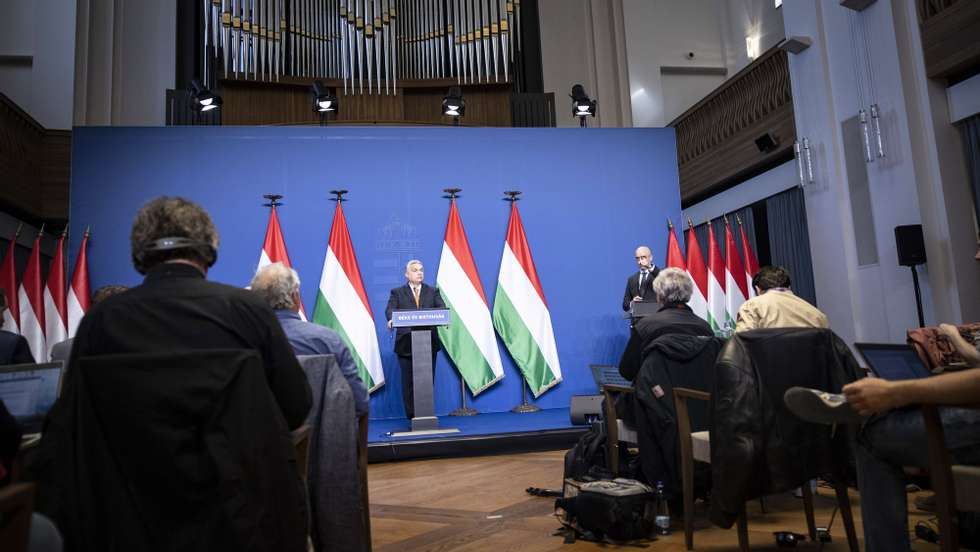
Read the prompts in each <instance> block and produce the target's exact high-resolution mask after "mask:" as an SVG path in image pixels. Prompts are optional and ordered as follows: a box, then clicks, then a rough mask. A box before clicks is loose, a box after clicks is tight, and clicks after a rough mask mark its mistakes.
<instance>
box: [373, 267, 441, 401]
mask: <svg viewBox="0 0 980 552" xmlns="http://www.w3.org/2000/svg"><path fill="white" fill-rule="evenodd" d="M424 277H425V271H424V270H423V267H422V261H419V260H418V259H412V260H411V261H408V264H406V265H405V279H406V280H407V282H405V285H403V286H398V287H396V288H395V289H393V290H391V297H389V298H388V307H387V308H385V318H387V319H388V329H391V327H392V325H391V312H392V311H400V310H418V309H444V308H446V304H445V303H444V302H443V301H442V296H441V295H440V294H439V290H437V289H436V288H434V287H432V286H427V285H425V284H423V283H422V279H423V278H424ZM429 332H430V333H431V334H432V365H433V366H435V359H436V353H437V352H438V351H439V348H440V344H439V335H438V334H437V333H436V329H435V328H432V329H431V330H429ZM395 354H397V355H398V364H399V366H401V370H402V400H403V401H404V403H405V415H406V416H407V417H408V419H409V420H411V419H412V418H414V417H415V400H414V395H413V385H412V330H411V328H398V329H397V330H396V332H395ZM431 369H432V368H431V367H430V370H431Z"/></svg>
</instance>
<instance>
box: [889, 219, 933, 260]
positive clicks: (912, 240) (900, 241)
mask: <svg viewBox="0 0 980 552" xmlns="http://www.w3.org/2000/svg"><path fill="white" fill-rule="evenodd" d="M895 248H896V249H898V264H900V265H902V266H915V265H920V264H925V263H926V244H925V241H924V240H923V239H922V225H921V224H908V225H905V226H896V227H895Z"/></svg>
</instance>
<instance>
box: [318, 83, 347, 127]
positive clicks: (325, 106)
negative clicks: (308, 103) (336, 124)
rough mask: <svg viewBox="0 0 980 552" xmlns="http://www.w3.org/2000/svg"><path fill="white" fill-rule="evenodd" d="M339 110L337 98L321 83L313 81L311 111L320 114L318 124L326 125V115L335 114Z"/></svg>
mask: <svg viewBox="0 0 980 552" xmlns="http://www.w3.org/2000/svg"><path fill="white" fill-rule="evenodd" d="M339 108H340V105H339V104H338V102H337V96H336V95H335V94H334V93H332V92H331V91H330V89H329V88H327V87H326V86H324V85H323V82H321V81H318V80H317V81H313V111H315V112H317V113H319V114H320V124H321V125H326V124H327V113H330V112H331V111H332V112H334V113H336V112H337V110H338V109H339Z"/></svg>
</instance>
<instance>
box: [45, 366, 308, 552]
mask: <svg viewBox="0 0 980 552" xmlns="http://www.w3.org/2000/svg"><path fill="white" fill-rule="evenodd" d="M72 380H73V381H70V382H69V383H70V385H69V386H68V388H67V389H66V390H65V393H64V394H63V395H62V398H61V401H60V403H61V404H59V405H57V406H56V408H59V409H61V410H63V412H61V413H60V414H59V415H58V416H57V417H55V419H57V420H59V421H58V422H52V423H50V424H49V428H48V430H47V431H46V432H45V439H44V440H45V441H47V440H49V439H52V440H53V441H52V442H53V443H54V444H53V446H55V447H56V448H55V450H56V451H57V454H58V456H57V467H56V468H55V470H56V475H54V476H53V478H52V479H51V481H50V482H51V483H52V484H53V489H52V490H53V491H54V492H56V493H58V494H59V496H58V500H59V501H60V502H59V504H60V508H57V509H56V511H55V512H52V513H53V514H54V515H55V518H56V521H57V522H58V524H59V527H60V528H61V529H62V531H63V534H64V536H65V540H66V547H68V548H71V549H77V550H105V551H113V550H150V549H160V550H245V549H248V550H268V551H275V552H286V551H289V552H300V551H305V550H306V543H307V537H306V507H305V498H304V496H303V486H302V483H301V481H300V477H299V472H298V470H297V466H298V461H297V457H296V451H295V449H294V446H293V440H292V436H291V434H290V432H289V429H288V427H287V425H286V422H285V419H284V418H283V415H282V412H281V410H280V408H279V405H278V404H277V403H276V400H275V398H274V396H273V395H272V392H271V390H270V388H269V384H268V380H267V379H266V373H265V369H264V367H263V365H262V361H261V359H260V357H259V355H258V353H256V352H255V351H251V350H202V351H188V352H183V353H173V354H121V355H107V356H96V357H83V358H81V359H79V362H78V364H77V366H76V371H75V373H74V375H73V378H72ZM58 424H62V425H61V426H60V427H59V426H58ZM44 488H45V486H44V485H42V489H44Z"/></svg>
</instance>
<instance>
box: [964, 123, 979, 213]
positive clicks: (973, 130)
mask: <svg viewBox="0 0 980 552" xmlns="http://www.w3.org/2000/svg"><path fill="white" fill-rule="evenodd" d="M960 130H961V131H962V132H963V147H964V149H965V150H966V163H967V165H969V167H970V170H969V173H970V174H969V180H970V187H971V188H972V189H973V209H974V213H976V215H977V220H980V115H974V116H973V117H970V118H969V119H966V120H964V121H963V122H962V123H961V124H960Z"/></svg>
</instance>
